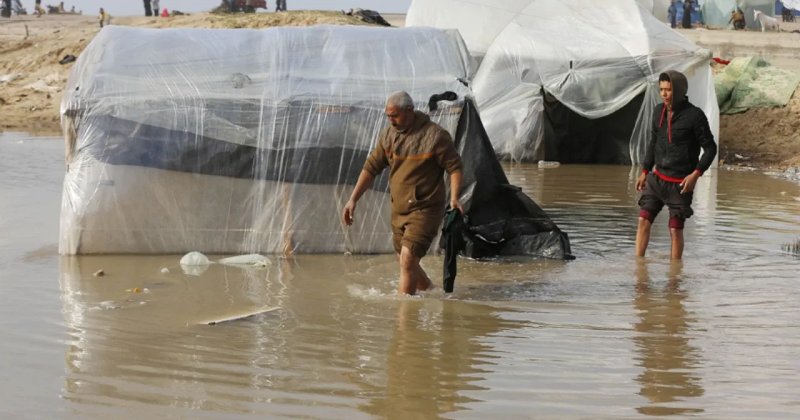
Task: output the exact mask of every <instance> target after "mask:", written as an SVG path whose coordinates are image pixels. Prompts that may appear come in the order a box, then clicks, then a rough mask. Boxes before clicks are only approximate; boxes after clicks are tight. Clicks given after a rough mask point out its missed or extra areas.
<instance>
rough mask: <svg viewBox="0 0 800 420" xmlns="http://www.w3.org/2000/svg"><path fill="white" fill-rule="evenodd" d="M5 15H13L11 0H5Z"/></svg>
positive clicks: (7, 16) (8, 16)
mask: <svg viewBox="0 0 800 420" xmlns="http://www.w3.org/2000/svg"><path fill="white" fill-rule="evenodd" d="M2 15H3V17H5V18H10V17H11V0H3V13H2Z"/></svg>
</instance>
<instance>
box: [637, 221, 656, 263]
mask: <svg viewBox="0 0 800 420" xmlns="http://www.w3.org/2000/svg"><path fill="white" fill-rule="evenodd" d="M652 226H653V223H652V222H650V220H647V219H645V218H644V217H640V218H639V227H638V228H637V229H636V256H637V257H644V254H645V252H647V244H648V243H650V228H651V227H652Z"/></svg>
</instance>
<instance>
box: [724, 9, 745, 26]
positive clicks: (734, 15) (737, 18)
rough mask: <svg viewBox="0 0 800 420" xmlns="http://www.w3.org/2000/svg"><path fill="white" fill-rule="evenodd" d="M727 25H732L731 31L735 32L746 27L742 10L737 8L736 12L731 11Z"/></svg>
mask: <svg viewBox="0 0 800 420" xmlns="http://www.w3.org/2000/svg"><path fill="white" fill-rule="evenodd" d="M728 23H732V24H733V29H734V30H736V31H740V30H742V29H744V27H745V26H746V25H747V22H746V21H745V19H744V12H743V11H742V9H740V8H738V7H737V8H736V10H734V11H732V12H731V19H730V20H729V21H728Z"/></svg>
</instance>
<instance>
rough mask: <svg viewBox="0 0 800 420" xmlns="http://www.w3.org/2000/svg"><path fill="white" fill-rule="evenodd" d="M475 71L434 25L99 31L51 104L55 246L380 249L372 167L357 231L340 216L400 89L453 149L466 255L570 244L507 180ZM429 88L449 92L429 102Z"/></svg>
mask: <svg viewBox="0 0 800 420" xmlns="http://www.w3.org/2000/svg"><path fill="white" fill-rule="evenodd" d="M154 45H156V46H158V48H152V46H154ZM471 68H472V63H471V59H470V57H469V54H468V53H467V52H466V48H465V46H464V43H463V41H462V40H461V38H460V36H458V34H457V33H456V32H454V31H442V30H438V29H433V28H414V29H391V28H387V29H383V28H368V27H333V26H319V27H306V28H291V27H282V28H272V29H266V30H212V29H142V28H129V27H122V26H109V27H106V28H104V29H102V30H101V31H100V33H99V34H98V35H97V36H96V37H95V38H94V39H93V41H92V42H91V44H90V45H89V46H88V47H87V48H86V50H84V52H83V53H82V54H81V56H80V57H79V58H78V61H77V62H76V65H75V66H74V68H73V70H72V73H71V76H70V79H69V82H68V85H67V90H66V92H67V94H65V96H64V99H63V102H62V125H63V128H64V133H65V139H66V142H67V165H68V166H67V174H66V177H65V180H64V193H63V205H62V212H61V233H60V235H61V236H60V243H59V247H60V252H61V253H63V254H95V253H183V252H187V251H201V252H205V253H216V254H241V253H323V252H361V253H364V252H369V253H375V252H391V250H392V248H391V238H390V235H391V234H390V229H389V221H388V217H389V212H388V206H389V195H388V194H387V182H386V174H384V175H383V176H382V177H380V178H379V179H378V180H377V181H376V182H375V184H374V185H373V188H372V190H370V191H368V192H367V193H366V194H365V195H364V197H363V198H362V199H361V201H359V204H358V210H357V219H356V223H355V225H354V226H352V227H351V228H349V229H348V228H344V227H343V226H342V225H341V223H340V222H339V217H340V214H341V209H342V207H343V206H344V204H345V202H346V201H347V199H348V197H349V194H350V191H351V190H352V186H353V185H354V184H355V181H356V179H357V178H358V175H359V173H360V171H361V168H362V165H363V163H364V160H365V158H366V156H367V154H368V153H369V152H370V150H371V149H372V148H373V146H374V144H375V141H376V139H377V135H378V133H379V131H380V130H381V129H382V128H383V127H384V126H385V125H386V124H387V122H386V118H385V116H384V115H383V112H384V103H385V99H386V97H387V96H388V95H389V94H390V93H391V92H393V91H397V90H406V91H408V92H409V93H410V94H411V95H412V97H413V98H414V99H415V102H416V103H417V104H420V105H421V106H419V107H418V108H419V109H421V110H423V111H429V113H430V115H431V117H432V118H433V119H434V120H435V121H437V122H438V123H439V124H440V125H442V126H443V127H445V128H446V129H447V130H449V131H450V133H451V134H452V135H453V138H454V141H455V142H456V147H457V149H458V150H459V152H460V153H461V155H462V158H463V160H464V163H465V169H464V186H463V189H462V192H463V194H462V202H463V203H464V204H465V209H466V210H467V214H468V215H469V216H470V217H471V220H472V223H471V225H470V229H472V230H469V231H468V232H467V234H466V235H467V236H468V238H467V239H469V241H468V242H467V244H466V245H465V248H466V247H467V246H468V247H469V249H467V250H466V251H465V252H467V253H468V254H469V255H470V256H485V255H496V254H504V253H507V254H529V255H541V256H547V257H555V258H562V257H564V256H566V255H569V242H568V240H567V237H566V235H565V234H563V233H562V232H561V231H560V230H559V229H558V227H557V226H556V225H555V224H554V223H553V222H552V221H551V220H550V219H549V218H548V217H547V215H546V214H545V213H544V212H543V211H542V210H541V208H539V207H538V206H537V205H536V204H535V203H534V202H533V201H532V200H530V198H528V197H527V196H525V195H524V194H522V193H521V192H520V191H519V189H518V188H514V187H513V186H511V185H508V181H507V179H506V178H505V175H504V173H503V171H502V169H501V167H500V165H499V163H498V161H497V159H496V157H495V156H494V153H493V152H492V149H491V144H490V143H489V142H488V139H487V138H486V136H485V133H484V131H483V128H482V125H481V122H480V118H479V117H478V114H477V111H476V110H475V107H474V106H473V104H472V92H471V91H470V89H469V88H468V87H467V86H466V84H465V83H466V82H465V81H466V80H467V79H468V78H469V77H470V75H471ZM442 92H452V93H453V96H454V98H451V99H453V100H450V101H441V103H440V102H436V101H435V100H434V101H430V102H429V100H430V99H431V96H432V95H435V94H440V93H442ZM432 105H438V107H436V110H435V111H434V110H433V109H432V108H433V106H432ZM487 241H488V242H487Z"/></svg>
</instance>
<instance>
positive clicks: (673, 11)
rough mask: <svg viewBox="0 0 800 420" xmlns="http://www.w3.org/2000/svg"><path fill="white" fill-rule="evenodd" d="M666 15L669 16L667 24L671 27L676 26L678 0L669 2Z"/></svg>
mask: <svg viewBox="0 0 800 420" xmlns="http://www.w3.org/2000/svg"><path fill="white" fill-rule="evenodd" d="M667 16H669V26H670V27H672V28H673V29H674V28H676V27H678V0H672V1H671V2H670V3H669V8H667Z"/></svg>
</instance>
